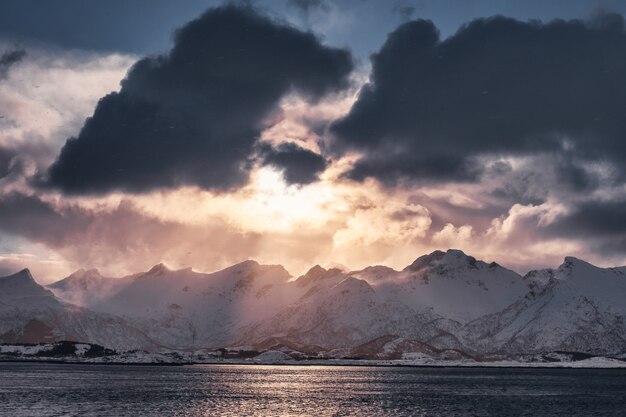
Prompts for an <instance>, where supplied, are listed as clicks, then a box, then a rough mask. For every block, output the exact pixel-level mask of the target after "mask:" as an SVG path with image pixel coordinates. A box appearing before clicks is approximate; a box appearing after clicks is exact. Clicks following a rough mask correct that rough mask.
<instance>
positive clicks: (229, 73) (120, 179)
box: [48, 5, 352, 193]
mask: <svg viewBox="0 0 626 417" xmlns="http://www.w3.org/2000/svg"><path fill="white" fill-rule="evenodd" d="M351 70H352V59H351V56H350V54H349V52H347V51H346V50H341V49H334V48H328V47H325V46H323V45H321V44H320V42H319V41H318V39H317V38H316V37H315V36H314V35H313V34H311V33H303V32H300V31H298V30H296V29H294V28H292V27H288V26H284V25H282V24H279V23H276V22H274V21H271V20H269V19H268V18H266V17H264V16H261V15H259V14H257V13H256V12H255V11H254V10H253V9H252V8H250V7H238V6H232V5H229V6H224V7H220V8H217V9H212V10H209V11H208V12H206V13H205V14H204V15H202V16H201V17H200V18H198V19H196V20H194V21H192V22H190V23H188V24H187V25H186V26H185V27H183V28H182V29H180V30H179V31H177V32H176V36H175V45H174V47H173V49H172V50H171V51H170V53H169V54H167V55H159V56H153V57H147V58H144V59H142V60H140V61H138V62H137V63H136V64H135V65H134V66H133V67H132V68H131V70H130V71H129V73H128V75H127V77H126V79H125V80H124V81H123V82H122V88H121V90H120V92H119V93H111V94H109V95H108V96H106V97H104V98H102V99H101V100H100V102H99V103H98V105H97V107H96V110H95V113H94V115H93V116H92V117H91V118H89V119H88V120H87V122H86V123H85V126H84V127H83V129H82V130H81V132H80V134H79V135H78V137H76V138H72V139H69V140H68V141H67V143H66V144H65V146H64V147H63V149H62V151H61V153H60V155H59V157H58V159H57V161H56V162H55V163H54V164H53V165H52V166H51V167H50V169H49V171H48V174H49V178H48V182H49V184H50V185H52V186H55V187H58V188H61V189H62V190H63V191H65V192H68V193H103V192H107V191H110V190H127V191H133V192H141V191H147V190H151V189H155V188H161V187H175V186H179V185H197V186H200V187H202V188H205V189H210V190H215V191H222V190H227V189H229V188H233V187H237V186H240V185H242V184H244V183H245V182H246V181H247V180H248V173H249V169H250V166H251V157H252V154H253V152H254V147H255V144H256V141H257V139H258V137H259V134H260V132H261V131H262V130H263V126H262V124H263V122H264V120H265V119H266V117H267V116H268V115H269V114H270V112H271V111H272V110H274V109H275V108H276V106H277V104H278V102H279V101H280V99H281V98H282V97H283V96H284V95H285V94H287V93H289V92H292V91H295V92H297V93H299V94H302V95H304V96H305V97H307V98H309V99H311V100H316V99H319V98H320V97H321V96H323V95H324V94H326V93H328V92H330V91H333V90H336V89H341V88H343V87H345V86H346V84H347V82H348V81H347V77H348V75H349V74H350V72H351Z"/></svg>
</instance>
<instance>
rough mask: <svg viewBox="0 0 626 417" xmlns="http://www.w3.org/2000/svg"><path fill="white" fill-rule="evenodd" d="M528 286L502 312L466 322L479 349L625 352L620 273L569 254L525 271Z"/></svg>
mask: <svg viewBox="0 0 626 417" xmlns="http://www.w3.org/2000/svg"><path fill="white" fill-rule="evenodd" d="M526 278H527V280H529V281H533V282H534V283H535V285H534V286H533V289H532V290H531V291H530V292H529V293H528V294H527V295H526V297H524V299H522V300H519V301H517V302H515V303H513V304H512V305H511V306H509V307H507V308H506V309H505V310H503V311H502V312H499V313H496V314H492V315H489V316H485V317H482V318H481V319H479V320H476V321H475V322H473V323H471V324H470V325H468V326H467V328H466V329H465V330H466V336H465V337H466V339H469V340H473V341H474V343H475V344H477V345H479V346H480V347H481V349H482V350H487V349H490V350H494V349H499V350H501V351H502V352H508V353H510V352H524V353H529V352H545V351H551V350H563V351H577V352H587V353H594V354H595V353H602V354H618V353H622V352H624V351H626V322H625V320H624V318H625V317H626V271H625V270H624V268H598V267H596V266H593V265H591V264H589V263H587V262H584V261H581V260H579V259H576V258H573V257H567V258H565V261H564V262H563V264H562V265H561V266H559V268H558V269H556V270H554V269H546V270H540V271H531V272H529V273H528V274H527V275H526Z"/></svg>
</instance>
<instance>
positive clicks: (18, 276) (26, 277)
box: [0, 268, 39, 285]
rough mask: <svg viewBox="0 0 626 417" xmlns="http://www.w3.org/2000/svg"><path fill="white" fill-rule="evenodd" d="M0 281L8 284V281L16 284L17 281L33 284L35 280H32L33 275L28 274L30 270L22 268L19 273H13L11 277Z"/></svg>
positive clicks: (5, 277) (8, 276) (2, 278)
mask: <svg viewBox="0 0 626 417" xmlns="http://www.w3.org/2000/svg"><path fill="white" fill-rule="evenodd" d="M0 280H1V281H2V282H8V281H13V282H18V281H22V282H29V281H32V282H35V279H34V278H33V275H32V274H31V273H30V270H29V269H28V268H24V269H22V270H21V271H18V272H16V273H14V274H11V275H7V276H4V277H0ZM35 283H36V282H35ZM37 285H39V284H37Z"/></svg>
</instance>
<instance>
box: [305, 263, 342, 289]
mask: <svg viewBox="0 0 626 417" xmlns="http://www.w3.org/2000/svg"><path fill="white" fill-rule="evenodd" d="M340 274H342V271H341V270H340V269H337V268H332V269H324V268H322V267H321V266H319V265H315V266H314V267H312V268H311V269H309V270H308V271H307V273H306V274H304V275H302V276H301V277H299V278H298V279H297V280H296V282H297V283H298V285H300V286H306V285H308V284H310V283H312V282H315V281H321V280H323V279H326V278H330V277H334V276H337V275H340Z"/></svg>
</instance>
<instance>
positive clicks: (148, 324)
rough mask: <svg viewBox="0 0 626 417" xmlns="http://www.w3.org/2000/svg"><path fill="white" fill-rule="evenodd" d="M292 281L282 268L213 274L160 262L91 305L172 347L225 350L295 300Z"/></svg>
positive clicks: (243, 267)
mask: <svg viewBox="0 0 626 417" xmlns="http://www.w3.org/2000/svg"><path fill="white" fill-rule="evenodd" d="M290 278H291V276H290V275H289V273H288V272H287V271H286V270H285V269H284V268H283V267H282V266H274V265H259V264H258V263H257V262H255V261H246V262H242V263H240V264H237V265H234V266H231V267H229V268H226V269H224V270H222V271H219V272H215V273H211V274H205V273H199V272H195V271H193V270H191V269H190V268H188V269H181V270H178V271H172V270H169V269H167V268H166V267H165V266H164V265H162V264H159V265H156V266H154V267H153V268H152V269H151V270H150V271H148V272H146V273H143V274H139V275H138V276H136V277H135V278H134V280H133V281H132V282H130V283H128V284H127V285H125V286H124V287H123V288H121V289H119V291H117V292H115V293H113V294H112V295H111V296H110V297H104V298H102V299H100V300H98V301H97V302H95V303H94V304H91V305H88V307H89V308H91V309H93V310H95V311H99V312H107V313H112V314H118V315H121V316H122V317H124V318H126V319H127V320H129V321H130V322H131V323H133V325H134V326H136V327H138V328H140V329H142V330H143V331H144V332H145V333H146V334H147V335H149V336H150V337H151V338H152V339H154V340H157V341H159V342H160V343H162V344H163V345H166V346H169V347H171V348H179V349H183V348H194V347H220V346H224V345H226V344H229V343H231V342H232V341H233V340H234V339H236V338H237V329H238V328H239V327H240V326H242V325H244V324H246V323H248V322H250V321H253V320H257V319H263V318H265V317H267V316H270V315H272V314H274V313H276V312H277V311H278V310H279V309H280V308H281V307H283V306H284V305H286V304H287V303H289V302H291V301H292V299H293V297H292V296H291V295H290V293H289V290H290V288H291V287H290V286H287V285H285V284H286V283H287V281H288V280H289V279H290Z"/></svg>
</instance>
